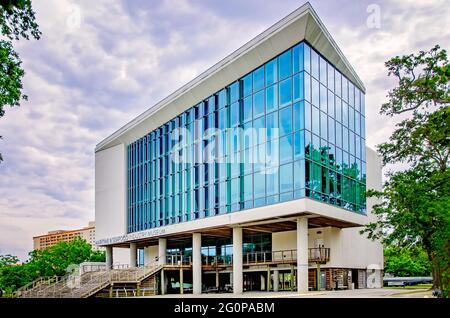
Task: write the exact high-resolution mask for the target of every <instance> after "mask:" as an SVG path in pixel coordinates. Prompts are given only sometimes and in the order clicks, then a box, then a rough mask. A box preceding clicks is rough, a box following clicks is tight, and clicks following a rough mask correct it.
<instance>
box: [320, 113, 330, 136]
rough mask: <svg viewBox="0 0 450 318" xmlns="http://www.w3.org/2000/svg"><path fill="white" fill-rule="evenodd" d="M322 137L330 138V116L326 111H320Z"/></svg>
mask: <svg viewBox="0 0 450 318" xmlns="http://www.w3.org/2000/svg"><path fill="white" fill-rule="evenodd" d="M320 137H322V138H323V139H326V140H327V139H328V118H327V114H325V113H324V112H320Z"/></svg>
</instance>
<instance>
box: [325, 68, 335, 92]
mask: <svg viewBox="0 0 450 318" xmlns="http://www.w3.org/2000/svg"><path fill="white" fill-rule="evenodd" d="M327 73H328V83H327V86H328V89H329V90H331V91H332V92H334V67H333V66H332V65H331V64H330V63H327Z"/></svg>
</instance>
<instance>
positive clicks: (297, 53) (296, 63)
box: [292, 43, 304, 74]
mask: <svg viewBox="0 0 450 318" xmlns="http://www.w3.org/2000/svg"><path fill="white" fill-rule="evenodd" d="M303 50H304V44H303V43H301V44H299V45H297V46H295V47H294V48H293V49H292V68H293V72H294V74H295V73H298V72H300V71H303V67H304V55H303Z"/></svg>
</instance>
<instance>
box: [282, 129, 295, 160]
mask: <svg viewBox="0 0 450 318" xmlns="http://www.w3.org/2000/svg"><path fill="white" fill-rule="evenodd" d="M293 150H294V144H293V140H292V135H287V136H284V137H281V138H280V163H286V162H290V161H292V156H293Z"/></svg>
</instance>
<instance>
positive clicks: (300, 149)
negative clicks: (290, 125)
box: [294, 130, 305, 160]
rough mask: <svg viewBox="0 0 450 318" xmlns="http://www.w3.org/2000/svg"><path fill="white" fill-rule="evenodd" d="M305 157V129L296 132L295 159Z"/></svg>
mask: <svg viewBox="0 0 450 318" xmlns="http://www.w3.org/2000/svg"><path fill="white" fill-rule="evenodd" d="M303 157H305V131H304V130H301V131H297V132H296V133H295V134H294V160H298V159H300V158H303Z"/></svg>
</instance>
